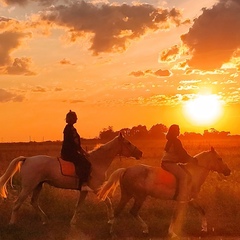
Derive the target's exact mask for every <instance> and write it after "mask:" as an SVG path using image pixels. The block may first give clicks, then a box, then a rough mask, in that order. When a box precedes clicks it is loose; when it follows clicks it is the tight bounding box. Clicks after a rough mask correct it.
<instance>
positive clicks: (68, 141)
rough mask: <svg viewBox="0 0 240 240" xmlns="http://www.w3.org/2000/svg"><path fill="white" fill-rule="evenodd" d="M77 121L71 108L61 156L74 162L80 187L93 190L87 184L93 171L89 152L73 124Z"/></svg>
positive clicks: (84, 189) (67, 116)
mask: <svg viewBox="0 0 240 240" xmlns="http://www.w3.org/2000/svg"><path fill="white" fill-rule="evenodd" d="M76 122H77V115H76V113H75V112H72V111H71V110H70V111H69V113H68V114H67V115H66V123H67V125H66V126H65V128H64V131H63V143H62V149H61V157H62V158H63V159H64V160H66V161H70V162H73V164H74V165H75V169H76V174H77V175H78V177H79V188H80V190H82V191H92V189H91V188H90V187H89V186H87V185H86V184H87V182H88V180H89V176H90V172H91V163H90V162H89V161H88V159H87V155H88V154H87V153H86V152H85V151H84V150H83V148H82V147H81V139H80V136H79V134H78V132H77V130H76V128H75V127H74V126H73V125H74V124H75V123H76Z"/></svg>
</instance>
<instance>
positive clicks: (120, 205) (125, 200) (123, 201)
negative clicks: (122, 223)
mask: <svg viewBox="0 0 240 240" xmlns="http://www.w3.org/2000/svg"><path fill="white" fill-rule="evenodd" d="M131 198H132V197H131V196H129V195H128V194H126V193H125V194H124V193H123V192H122V193H121V198H120V201H119V203H118V205H117V207H116V209H115V211H114V218H112V220H111V221H109V224H110V234H111V235H112V234H113V232H114V231H113V226H114V223H115V222H116V218H117V217H119V215H120V213H121V212H122V210H123V209H124V207H125V206H126V204H127V203H128V201H129V200H130V199H131Z"/></svg>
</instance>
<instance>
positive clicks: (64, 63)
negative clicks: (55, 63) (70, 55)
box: [59, 58, 75, 65]
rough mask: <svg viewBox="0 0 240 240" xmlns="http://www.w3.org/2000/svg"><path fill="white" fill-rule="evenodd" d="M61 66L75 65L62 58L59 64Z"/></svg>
mask: <svg viewBox="0 0 240 240" xmlns="http://www.w3.org/2000/svg"><path fill="white" fill-rule="evenodd" d="M59 63H60V64H62V65H75V64H74V63H72V62H71V61H70V60H68V59H66V58H63V59H62V60H60V62H59Z"/></svg>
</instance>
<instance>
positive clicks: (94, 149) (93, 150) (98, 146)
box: [89, 143, 104, 153]
mask: <svg viewBox="0 0 240 240" xmlns="http://www.w3.org/2000/svg"><path fill="white" fill-rule="evenodd" d="M102 146H104V144H102V143H98V144H97V145H96V146H95V147H94V148H93V149H92V150H91V151H89V153H91V152H95V151H96V150H98V149H99V148H101V147H102Z"/></svg>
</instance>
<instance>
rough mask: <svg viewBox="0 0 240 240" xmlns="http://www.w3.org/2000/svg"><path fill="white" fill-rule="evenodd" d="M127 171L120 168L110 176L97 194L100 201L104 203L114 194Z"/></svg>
mask: <svg viewBox="0 0 240 240" xmlns="http://www.w3.org/2000/svg"><path fill="white" fill-rule="evenodd" d="M125 171H126V168H119V169H117V170H116V171H114V172H113V173H112V174H111V175H110V177H109V179H108V180H107V181H106V182H105V183H104V184H103V185H102V186H101V187H100V189H99V190H98V192H97V196H98V198H99V199H100V200H102V201H104V200H105V199H106V198H107V196H108V195H109V194H110V192H112V195H113V194H114V192H115V191H116V189H117V187H118V185H119V181H120V179H121V177H122V176H123V174H124V172H125Z"/></svg>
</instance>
